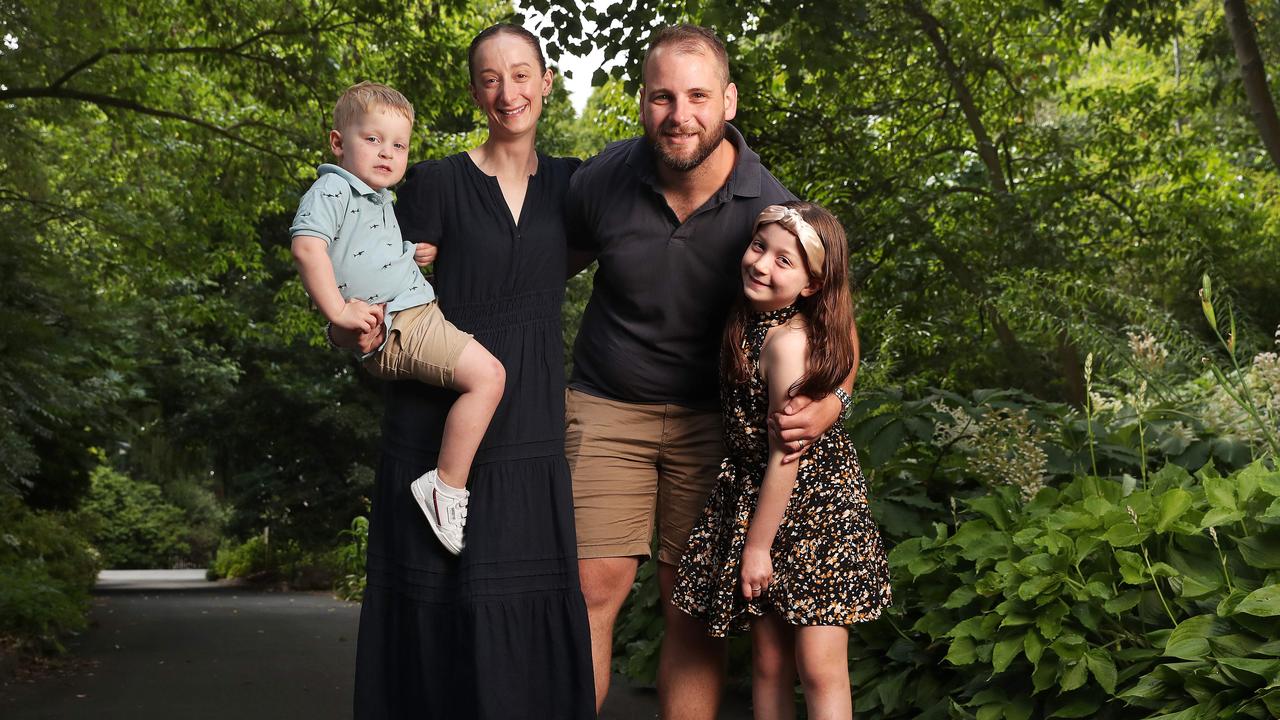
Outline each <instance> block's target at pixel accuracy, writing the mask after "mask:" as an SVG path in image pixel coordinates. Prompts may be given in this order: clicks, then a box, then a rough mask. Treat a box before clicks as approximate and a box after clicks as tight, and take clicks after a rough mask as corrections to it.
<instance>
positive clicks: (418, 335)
mask: <svg viewBox="0 0 1280 720" xmlns="http://www.w3.org/2000/svg"><path fill="white" fill-rule="evenodd" d="M469 340H471V335H469V334H467V333H465V332H463V331H461V330H459V329H458V328H457V327H455V326H454V324H453V323H451V322H449V321H448V320H446V319H445V318H444V313H442V312H440V305H439V303H437V302H434V301H432V302H429V303H427V304H426V305H415V306H414V307H411V308H408V309H407V310H401V311H400V312H398V313H396V316H395V318H394V319H393V321H392V323H391V335H390V336H389V337H388V338H387V342H386V344H385V345H383V346H382V349H381V350H379V351H378V352H377V353H375V354H374V355H373V356H372V357H369V358H368V359H366V360H365V361H364V367H365V369H366V370H368V371H369V373H370V374H372V375H373V376H374V377H379V378H382V379H383V380H408V379H413V380H418V381H421V382H424V383H427V384H428V385H434V386H436V387H445V388H452V387H453V373H454V370H456V369H457V367H458V357H459V356H460V355H462V348H464V347H466V345H467V342H468V341H469Z"/></svg>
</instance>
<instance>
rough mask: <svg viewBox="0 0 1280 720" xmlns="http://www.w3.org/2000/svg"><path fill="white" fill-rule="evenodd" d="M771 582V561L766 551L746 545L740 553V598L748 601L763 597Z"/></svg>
mask: <svg viewBox="0 0 1280 720" xmlns="http://www.w3.org/2000/svg"><path fill="white" fill-rule="evenodd" d="M771 582H773V560H772V559H770V557H769V550H768V549H758V548H754V547H752V546H751V545H748V546H747V547H746V548H745V549H744V550H743V551H742V596H743V597H745V598H746V599H748V600H752V599H754V598H758V597H760V596H761V595H764V593H765V590H767V589H768V588H769V583H771Z"/></svg>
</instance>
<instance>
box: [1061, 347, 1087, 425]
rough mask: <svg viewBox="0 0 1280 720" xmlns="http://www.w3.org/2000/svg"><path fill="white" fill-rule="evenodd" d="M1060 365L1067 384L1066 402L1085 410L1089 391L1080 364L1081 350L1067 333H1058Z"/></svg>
mask: <svg viewBox="0 0 1280 720" xmlns="http://www.w3.org/2000/svg"><path fill="white" fill-rule="evenodd" d="M1058 364H1059V366H1060V367H1061V370H1062V380H1063V382H1065V383H1066V388H1065V390H1066V393H1065V394H1066V400H1067V402H1069V403H1071V404H1072V405H1075V406H1076V407H1077V408H1083V407H1084V404H1085V399H1086V398H1085V394H1086V393H1087V392H1088V390H1087V389H1086V387H1085V382H1084V366H1083V363H1081V362H1080V350H1079V348H1078V347H1077V346H1076V344H1075V341H1074V340H1072V339H1071V336H1070V335H1068V334H1067V333H1066V331H1065V330H1064V331H1061V332H1059V333H1058Z"/></svg>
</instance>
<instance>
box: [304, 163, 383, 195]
mask: <svg viewBox="0 0 1280 720" xmlns="http://www.w3.org/2000/svg"><path fill="white" fill-rule="evenodd" d="M326 173H333V174H334V175H337V176H338V177H341V178H342V179H343V180H346V181H347V182H349V183H351V188H352V189H353V190H355V191H356V192H357V193H359V194H360V195H362V196H364V197H366V198H368V199H369V200H371V201H373V202H374V203H377V204H382V203H384V202H391V189H390V188H383V189H381V190H374V189H373V188H371V187H369V184H368V183H366V182H365V181H363V180H361V179H360V178H358V177H356V176H355V175H352V174H351V173H349V172H347V170H346V169H345V168H343V167H342V166H341V165H334V164H333V163H325V164H323V165H321V166H320V167H319V168H317V169H316V175H324V174H326Z"/></svg>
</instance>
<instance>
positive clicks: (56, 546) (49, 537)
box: [0, 496, 100, 652]
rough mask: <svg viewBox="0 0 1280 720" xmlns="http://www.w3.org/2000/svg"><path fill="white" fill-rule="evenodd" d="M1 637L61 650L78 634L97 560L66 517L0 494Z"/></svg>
mask: <svg viewBox="0 0 1280 720" xmlns="http://www.w3.org/2000/svg"><path fill="white" fill-rule="evenodd" d="M0 528H3V530H0V636H8V637H12V638H15V639H16V640H17V642H18V644H19V646H21V647H22V648H24V649H29V650H35V651H46V652H47V651H61V650H62V639H63V638H64V637H65V636H66V635H68V634H69V633H74V632H78V631H80V630H83V629H84V627H85V625H86V622H85V613H86V612H87V611H88V609H89V590H90V588H92V587H93V582H94V580H95V578H97V576H98V569H99V567H100V559H99V557H98V555H97V553H96V552H94V550H93V549H92V548H91V547H90V546H89V544H88V543H87V542H86V541H85V539H84V538H83V537H82V536H81V535H80V532H79V523H78V522H77V518H76V517H75V516H74V515H72V514H70V513H62V512H33V511H31V510H30V509H28V508H26V507H25V506H23V505H22V504H21V503H19V502H18V501H17V500H16V499H14V498H12V497H4V496H0Z"/></svg>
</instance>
